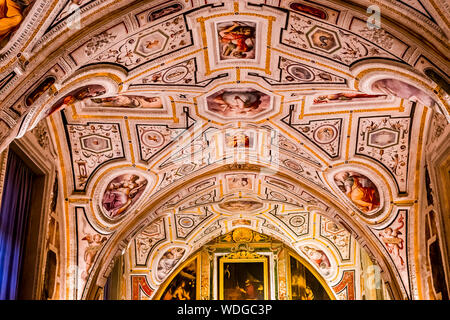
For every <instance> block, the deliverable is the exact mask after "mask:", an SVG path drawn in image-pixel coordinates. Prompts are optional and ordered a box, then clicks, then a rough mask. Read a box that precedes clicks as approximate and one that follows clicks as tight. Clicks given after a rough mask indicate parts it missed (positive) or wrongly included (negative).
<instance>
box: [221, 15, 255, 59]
mask: <svg viewBox="0 0 450 320" xmlns="http://www.w3.org/2000/svg"><path fill="white" fill-rule="evenodd" d="M218 30H219V40H220V49H221V52H220V57H221V59H233V58H234V59H253V58H254V57H255V27H254V24H252V25H250V23H248V24H246V23H243V22H233V23H232V24H231V25H230V24H227V23H221V24H219V25H218Z"/></svg>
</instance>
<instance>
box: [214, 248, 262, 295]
mask: <svg viewBox="0 0 450 320" xmlns="http://www.w3.org/2000/svg"><path fill="white" fill-rule="evenodd" d="M217 259H218V260H219V261H220V262H219V300H224V281H223V279H224V278H223V277H224V270H223V269H224V264H225V263H262V265H263V278H264V300H269V292H270V290H269V289H270V288H269V269H268V267H269V263H268V262H269V257H268V256H263V255H260V254H257V253H252V252H248V251H238V252H233V253H230V254H228V255H226V256H222V257H220V256H218V257H217Z"/></svg>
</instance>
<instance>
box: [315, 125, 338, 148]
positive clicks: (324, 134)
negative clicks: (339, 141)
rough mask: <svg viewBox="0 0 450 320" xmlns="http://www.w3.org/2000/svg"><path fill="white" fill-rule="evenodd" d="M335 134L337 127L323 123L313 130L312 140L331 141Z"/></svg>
mask: <svg viewBox="0 0 450 320" xmlns="http://www.w3.org/2000/svg"><path fill="white" fill-rule="evenodd" d="M337 135H338V131H337V129H336V128H335V127H334V126H331V125H323V126H320V127H318V128H317V129H316V130H314V140H315V141H316V142H317V143H320V144H326V143H330V142H333V141H334V140H335V139H336V137H337Z"/></svg>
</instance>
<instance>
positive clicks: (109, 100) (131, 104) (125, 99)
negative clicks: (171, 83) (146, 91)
mask: <svg viewBox="0 0 450 320" xmlns="http://www.w3.org/2000/svg"><path fill="white" fill-rule="evenodd" d="M91 101H92V102H94V103H96V104H99V105H100V106H102V107H117V108H162V102H161V99H160V98H158V97H144V96H131V95H130V96H127V95H120V96H115V97H106V98H94V99H91Z"/></svg>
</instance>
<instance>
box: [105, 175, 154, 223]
mask: <svg viewBox="0 0 450 320" xmlns="http://www.w3.org/2000/svg"><path fill="white" fill-rule="evenodd" d="M147 184H148V180H147V179H145V178H143V177H141V176H139V175H137V174H122V175H120V176H118V177H116V178H114V179H113V180H112V181H111V182H110V183H109V184H108V186H107V187H106V190H105V192H104V193H103V197H102V207H103V212H104V213H106V216H107V217H108V218H109V219H111V220H117V219H119V218H121V217H123V216H125V215H126V214H127V213H128V211H129V208H130V207H131V206H132V205H133V204H134V203H136V201H137V200H138V199H139V198H140V197H141V196H142V193H143V192H144V189H145V186H146V185H147Z"/></svg>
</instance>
